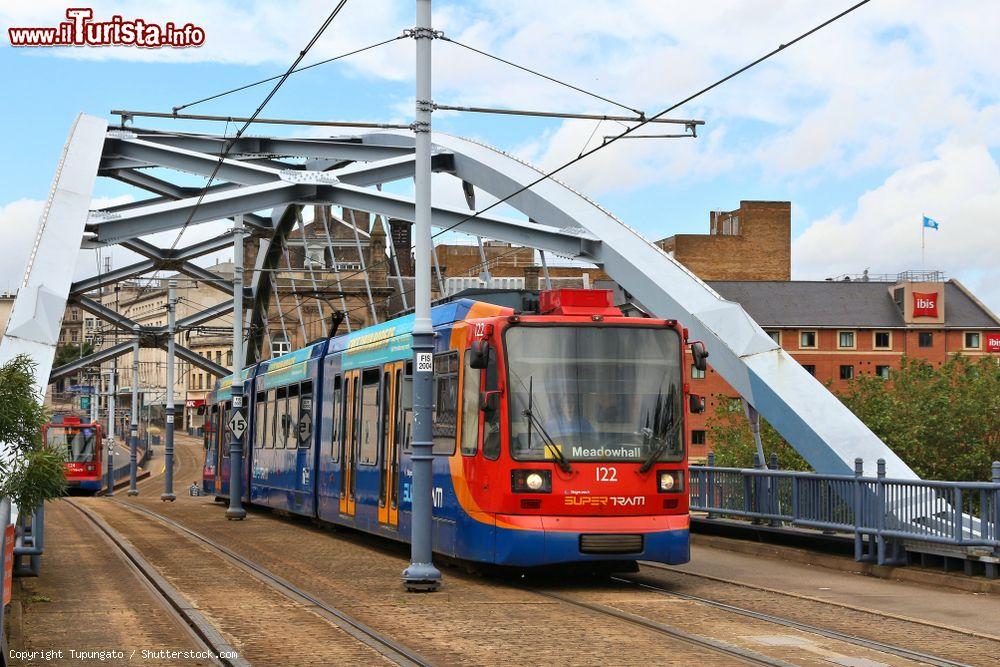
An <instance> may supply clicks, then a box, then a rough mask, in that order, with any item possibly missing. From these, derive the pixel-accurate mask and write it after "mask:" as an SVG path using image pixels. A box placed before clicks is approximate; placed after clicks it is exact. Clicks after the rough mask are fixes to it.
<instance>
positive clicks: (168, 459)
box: [160, 280, 177, 502]
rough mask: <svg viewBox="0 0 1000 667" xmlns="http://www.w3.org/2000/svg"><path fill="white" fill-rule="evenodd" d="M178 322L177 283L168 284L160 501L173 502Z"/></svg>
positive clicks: (174, 498) (172, 281)
mask: <svg viewBox="0 0 1000 667" xmlns="http://www.w3.org/2000/svg"><path fill="white" fill-rule="evenodd" d="M176 322H177V281H176V280H171V281H170V282H168V283H167V415H166V417H167V424H166V428H167V432H166V434H165V435H166V440H167V441H166V443H165V444H164V449H163V465H164V477H163V480H164V481H163V493H161V494H160V500H162V501H164V502H167V501H169V502H173V501H174V500H176V499H177V496H175V495H174V343H175V341H174V327H175V326H176Z"/></svg>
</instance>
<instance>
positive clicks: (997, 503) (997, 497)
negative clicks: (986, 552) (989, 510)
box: [991, 461, 1000, 556]
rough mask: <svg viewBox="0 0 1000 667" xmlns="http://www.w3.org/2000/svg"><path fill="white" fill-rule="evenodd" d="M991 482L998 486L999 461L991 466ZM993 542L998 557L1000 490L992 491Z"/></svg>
mask: <svg viewBox="0 0 1000 667" xmlns="http://www.w3.org/2000/svg"><path fill="white" fill-rule="evenodd" d="M992 473H993V474H992V475H991V477H992V480H991V481H992V482H993V483H994V484H1000V461H994V462H993V466H992ZM993 541H994V542H996V543H997V545H996V546H995V547H994V548H993V552H994V553H995V554H996V555H998V556H1000V488H995V489H993Z"/></svg>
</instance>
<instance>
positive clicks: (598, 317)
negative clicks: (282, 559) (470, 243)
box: [204, 290, 697, 566]
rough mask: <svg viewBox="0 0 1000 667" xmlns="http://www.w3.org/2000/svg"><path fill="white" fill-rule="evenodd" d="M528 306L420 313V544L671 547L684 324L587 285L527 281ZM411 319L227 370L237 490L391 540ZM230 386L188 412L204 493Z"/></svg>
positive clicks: (679, 461)
mask: <svg viewBox="0 0 1000 667" xmlns="http://www.w3.org/2000/svg"><path fill="white" fill-rule="evenodd" d="M538 311H539V312H538V314H527V313H517V312H515V311H514V310H513V309H511V308H507V307H503V306H499V305H495V304H492V303H487V302H483V301H471V300H467V299H461V300H457V301H454V302H451V303H447V304H444V305H440V306H437V307H435V308H434V309H433V310H432V319H433V324H434V330H435V333H436V336H435V341H436V342H435V354H434V358H433V368H434V388H435V401H434V415H433V433H434V453H435V457H434V462H433V470H434V477H433V480H434V483H433V493H432V499H431V500H432V503H433V514H434V521H433V525H434V549H435V551H437V552H439V553H441V554H445V555H449V556H454V557H457V558H461V559H466V560H471V561H478V562H485V563H495V564H498V565H511V566H537V565H548V564H558V563H571V562H581V561H589V562H611V563H615V564H627V563H630V562H632V561H635V560H638V559H643V560H653V561H660V562H666V563H683V562H686V561H687V560H688V551H689V549H688V496H687V488H688V479H687V461H686V453H685V446H684V415H685V410H687V409H689V400H688V396H687V395H686V393H687V389H686V386H685V384H684V382H683V377H684V376H683V372H682V368H683V361H684V347H685V345H686V344H687V341H686V340H685V337H686V331H685V330H684V329H683V328H682V327H681V326H680V325H679V324H678V323H677V322H674V321H672V320H657V319H649V318H630V317H623V316H622V314H621V312H620V311H619V310H618V309H617V308H615V307H613V306H612V305H611V294H610V292H605V291H600V290H559V291H555V292H543V293H542V295H541V298H540V307H539V308H538ZM412 324H413V317H412V316H407V317H402V318H399V319H396V320H392V321H389V322H386V323H384V324H381V325H378V326H375V327H371V328H368V329H364V330H361V331H356V332H354V333H350V334H347V335H341V336H337V337H334V338H332V339H329V340H324V341H321V342H318V343H314V344H312V345H310V346H307V347H305V348H303V349H301V350H297V351H295V352H292V353H290V354H287V355H284V356H282V357H277V358H274V359H271V360H269V361H266V362H262V363H260V364H258V365H256V366H254V367H251V368H248V369H246V370H245V371H244V374H243V379H244V382H245V388H244V392H245V395H246V396H247V397H248V399H247V401H246V402H247V403H248V409H249V415H248V417H249V421H250V430H249V431H248V433H247V435H246V436H244V437H245V438H246V444H247V447H246V449H247V453H248V455H247V457H246V471H245V474H246V475H247V479H249V484H248V485H247V497H246V500H248V501H250V502H252V503H254V504H258V505H263V506H268V507H273V508H276V509H281V510H284V511H288V512H294V513H298V514H304V515H308V516H313V517H316V518H319V519H321V520H323V521H328V522H331V523H336V524H342V525H347V526H352V527H355V528H358V529H361V530H365V531H369V532H372V533H377V534H380V535H385V536H389V537H393V538H396V539H401V540H407V539H408V537H409V534H410V508H411V498H410V487H411V484H410V482H411V479H412V463H411V460H410V454H411V452H410V434H411V425H412V389H411V381H410V379H411V375H412V361H411V359H412V357H413V349H412V340H411V332H412ZM696 356H697V355H696ZM231 385H232V377H229V378H224V379H223V380H222V381H221V382H220V383H218V385H217V386H216V389H215V390H214V392H213V393H212V395H211V397H210V400H209V403H210V408H209V411H208V413H207V417H206V428H205V432H206V443H205V444H206V452H207V453H206V459H205V467H204V486H205V490H206V492H209V493H215V494H216V495H217V496H220V497H225V496H226V494H228V491H229V488H228V486H229V474H230V470H229V438H230V437H231V436H230V434H229V431H228V430H227V429H225V427H224V426H225V424H226V423H227V422H228V421H229V418H230V416H231V410H232V407H231V401H230V387H231ZM696 402H697V401H693V402H690V403H691V404H693V403H696Z"/></svg>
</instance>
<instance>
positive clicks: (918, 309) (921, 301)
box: [913, 292, 938, 317]
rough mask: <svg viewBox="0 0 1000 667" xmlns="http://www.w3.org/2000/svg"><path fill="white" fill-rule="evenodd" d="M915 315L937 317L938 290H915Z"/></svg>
mask: <svg viewBox="0 0 1000 667" xmlns="http://www.w3.org/2000/svg"><path fill="white" fill-rule="evenodd" d="M913 316H914V317H937V316H938V293H937V292H926V293H925V292H914V293H913Z"/></svg>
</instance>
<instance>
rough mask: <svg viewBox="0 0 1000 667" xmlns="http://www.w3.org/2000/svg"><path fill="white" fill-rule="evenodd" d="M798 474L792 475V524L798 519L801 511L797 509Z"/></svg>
mask: <svg viewBox="0 0 1000 667" xmlns="http://www.w3.org/2000/svg"><path fill="white" fill-rule="evenodd" d="M799 479H800V478H799V476H798V475H794V476H793V477H792V525H793V526H794V525H795V522H797V521H798V520H799V517H800V516H802V512H800V511H799V497H800V496H799Z"/></svg>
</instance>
